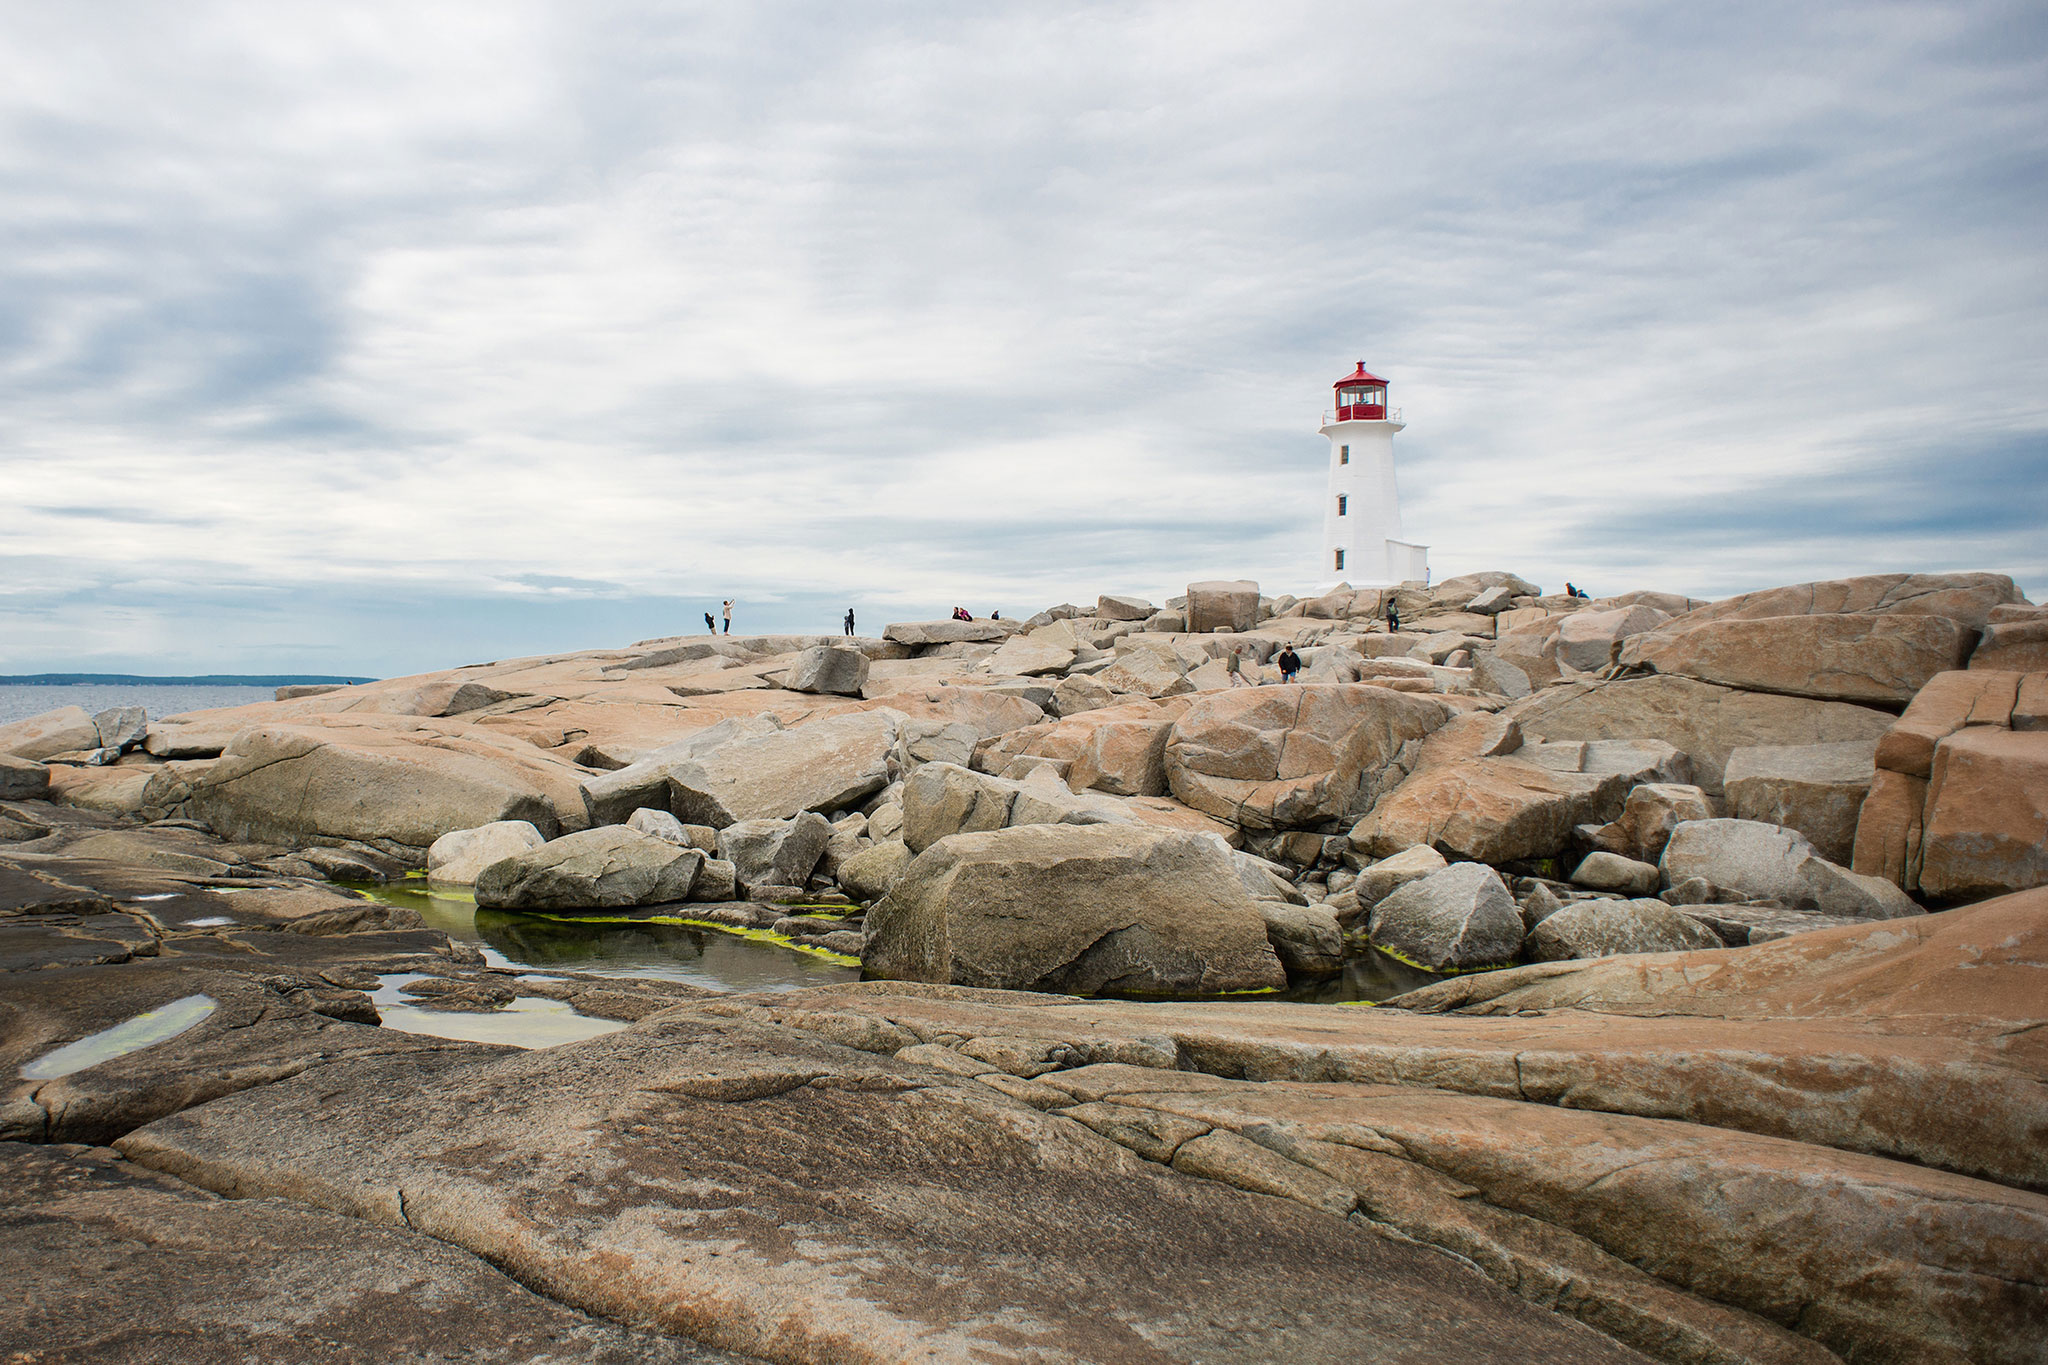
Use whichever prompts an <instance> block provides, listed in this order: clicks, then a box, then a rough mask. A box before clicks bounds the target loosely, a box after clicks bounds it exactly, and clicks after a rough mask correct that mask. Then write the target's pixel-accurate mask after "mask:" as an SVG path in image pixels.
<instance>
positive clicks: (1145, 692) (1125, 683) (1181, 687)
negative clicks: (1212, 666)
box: [1095, 649, 1195, 700]
mask: <svg viewBox="0 0 2048 1365" xmlns="http://www.w3.org/2000/svg"><path fill="white" fill-rule="evenodd" d="M1095 678H1096V681H1098V682H1100V683H1102V684H1104V685H1105V686H1107V687H1110V688H1112V689H1114V690H1116V691H1118V692H1129V693H1133V694H1135V695H1137V696H1140V697H1151V698H1153V699H1155V700H1156V699H1158V698H1161V697H1178V696H1183V695H1185V694H1186V693H1189V692H1192V691H1194V690H1195V685H1194V684H1193V683H1192V682H1190V681H1188V670H1187V666H1186V665H1185V664H1183V663H1181V662H1180V660H1179V659H1177V658H1174V657H1172V656H1171V655H1168V654H1163V653H1161V652H1159V651H1157V650H1151V649H1134V650H1131V651H1130V652H1129V653H1127V654H1123V655H1120V656H1118V658H1117V661H1116V662H1115V663H1113V664H1111V665H1110V666H1109V667H1108V668H1105V669H1103V670H1102V671H1101V672H1100V673H1098V674H1096V675H1095Z"/></svg>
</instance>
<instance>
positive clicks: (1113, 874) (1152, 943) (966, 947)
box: [861, 825, 1285, 995]
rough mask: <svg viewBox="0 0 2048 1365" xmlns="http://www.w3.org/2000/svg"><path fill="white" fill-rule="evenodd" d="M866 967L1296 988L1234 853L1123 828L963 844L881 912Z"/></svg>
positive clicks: (1062, 981) (1014, 984)
mask: <svg viewBox="0 0 2048 1365" xmlns="http://www.w3.org/2000/svg"><path fill="white" fill-rule="evenodd" d="M867 934H868V938H867V947H866V950H865V951H864V952H863V954H862V958H861V965H862V966H863V968H865V969H866V971H867V972H868V973H869V975H871V976H876V977H880V978H883V979H885V980H897V981H936V982H950V983H952V984H955V985H963V986H991V987H998V988H1002V989H1008V990H1050V991H1064V992H1069V993H1078V994H1097V993H1110V994H1121V995H1173V994H1205V995H1209V994H1217V993H1220V992H1224V991H1236V990H1254V989H1258V988H1261V987H1266V986H1277V985H1280V984H1282V982H1283V981H1284V980H1285V973H1284V972H1283V970H1282V969H1281V966H1280V963H1279V960H1278V959H1277V958H1276V957H1275V956H1274V954H1273V950H1272V948H1271V947H1270V945H1269V944H1268V942H1267V935H1266V927H1265V921H1264V918H1263V917H1262V916H1261V915H1260V913H1259V909H1258V906H1257V904H1256V903H1255V902H1254V901H1253V900H1252V898H1251V897H1250V896H1249V895H1247V894H1246V892H1245V890H1244V887H1243V886H1242V885H1241V884H1240V883H1239V881H1238V878H1237V873H1236V870H1235V869H1234V868H1233V867H1232V866H1231V862H1230V855H1229V850H1228V849H1226V848H1225V847H1224V846H1223V844H1222V843H1221V842H1220V841H1218V840H1215V839H1212V838H1209V837H1207V836H1204V835H1192V834H1176V833H1171V832H1167V831H1161V830H1150V829H1136V828H1130V827H1123V826H1113V825H1096V826H1067V825H1032V826H1026V827H1020V828H1015V829H1004V830H997V831H993V832H988V833H974V834H958V835H952V836H950V837H947V838H944V839H941V840H939V841H938V842H936V843H934V844H932V845H931V846H930V847H928V848H927V849H925V850H924V852H922V853H920V854H919V855H918V857H917V859H916V861H914V862H913V863H911V865H910V867H909V868H908V869H907V870H906V871H905V872H904V874H903V876H902V877H901V879H899V880H898V881H897V882H896V884H895V885H894V886H893V887H891V888H890V890H889V894H888V895H887V896H886V897H884V898H883V900H882V901H881V902H880V903H879V904H878V905H876V906H875V907H874V908H873V909H872V910H870V911H869V913H868V921H867Z"/></svg>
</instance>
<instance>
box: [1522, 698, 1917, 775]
mask: <svg viewBox="0 0 2048 1365" xmlns="http://www.w3.org/2000/svg"><path fill="white" fill-rule="evenodd" d="M1502 714H1504V715H1507V716H1511V717H1513V718H1514V720H1515V721H1516V722H1517V723H1518V724H1519V725H1520V726H1521V727H1522V732H1523V733H1524V734H1525V735H1527V736H1529V737H1530V738H1532V739H1543V740H1561V739H1654V740H1661V741H1663V742H1664V743H1666V744H1669V745H1672V746H1673V747H1675V748H1677V749H1680V750H1682V751H1683V752H1684V753H1686V754H1688V755H1690V756H1691V758H1692V765H1693V781H1694V782H1696V783H1698V784H1699V786H1700V788H1701V790H1703V791H1705V792H1706V793H1707V794H1708V795H1709V796H1719V795H1720V794H1721V780H1722V778H1721V774H1722V769H1723V768H1724V767H1725V766H1726V764H1727V762H1728V755H1729V754H1730V753H1732V752H1734V751H1735V750H1736V749H1739V748H1743V747H1746V746H1750V745H1758V744H1839V743H1843V742H1846V741H1848V740H1856V739H1876V738H1877V737H1878V736H1880V735H1882V734H1883V733H1884V732H1885V730H1886V729H1887V728H1889V727H1890V725H1891V723H1892V719H1893V717H1892V716H1890V715H1889V714H1887V713H1885V712H1883V711H1877V710H1873V709H1871V708H1869V707H1866V706H1855V705H1851V704H1850V703H1847V702H1838V701H1816V700H1813V699H1811V698H1806V697H1786V696H1775V695H1772V694H1770V693H1763V692H1743V691H1738V690H1737V689H1735V688H1731V687H1721V686H1717V685H1715V684H1713V683H1705V682H1699V681H1696V680H1694V679H1691V678H1674V677H1650V678H1621V679H1616V680H1614V681H1612V682H1583V683H1568V684H1565V685H1563V686H1559V687H1549V688H1545V689H1544V690H1543V691H1541V692H1538V693H1537V694H1536V695H1535V696H1533V697H1530V698H1528V699H1527V700H1525V701H1519V702H1516V703H1515V704H1514V705H1512V706H1510V707H1509V708H1508V709H1507V710H1506V711H1505V712H1503V713H1502Z"/></svg>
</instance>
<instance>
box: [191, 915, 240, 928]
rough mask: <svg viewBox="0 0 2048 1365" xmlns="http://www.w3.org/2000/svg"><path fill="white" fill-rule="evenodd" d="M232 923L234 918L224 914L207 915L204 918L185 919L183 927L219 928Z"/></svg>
mask: <svg viewBox="0 0 2048 1365" xmlns="http://www.w3.org/2000/svg"><path fill="white" fill-rule="evenodd" d="M233 923H234V920H233V919H231V918H229V917H228V916H226V915H208V916H207V917H206V918H205V919H188V920H186V921H185V927H186V928H187V929H219V928H222V927H224V926H226V925H230V924H233Z"/></svg>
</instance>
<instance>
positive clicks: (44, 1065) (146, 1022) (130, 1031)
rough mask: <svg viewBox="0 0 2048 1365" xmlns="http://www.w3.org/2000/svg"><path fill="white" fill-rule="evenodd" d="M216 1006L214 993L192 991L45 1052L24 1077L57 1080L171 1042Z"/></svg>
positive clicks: (27, 1068) (23, 1073) (23, 1072)
mask: <svg viewBox="0 0 2048 1365" xmlns="http://www.w3.org/2000/svg"><path fill="white" fill-rule="evenodd" d="M216 1008H218V1007H217V1005H216V1004H215V1002H214V999H213V997H212V996H210V995H188V996H185V997H183V998H182V999H178V1000H173V1001H172V1002H171V1003H170V1004H168V1005H159V1006H157V1007H156V1008H155V1009H153V1010H145V1011H143V1012H142V1013H141V1014H138V1015H136V1016H135V1017H134V1018H133V1019H128V1020H124V1021H123V1022H121V1023H118V1024H116V1025H114V1026H113V1027H112V1028H109V1029H101V1030H100V1031H99V1032H98V1033H95V1034H93V1035H91V1036H90V1037H86V1038H80V1039H79V1040H78V1041H77V1042H75V1043H66V1044H65V1045H64V1046H63V1047H60V1048H58V1049H56V1050H55V1051H54V1052H46V1053H44V1054H43V1055H42V1056H40V1057H38V1058H36V1059H35V1060H34V1061H32V1062H29V1063H28V1064H27V1065H25V1066H23V1067H22V1068H21V1078H22V1079H23V1080H25V1081H50V1080H55V1079H56V1078H57V1077H59V1076H69V1075H71V1074H72V1073H73V1072H76V1071H83V1070H85V1069H86V1068H87V1067H89V1066H98V1065H99V1064H100V1063H101V1062H111V1061H113V1060H114V1059H115V1058H116V1057H125V1056H127V1055H128V1054H129V1053H131V1052H140V1051H142V1049H144V1048H146V1047H154V1046H155V1045H156V1044H158V1043H163V1042H168V1041H169V1040H171V1039H173V1038H175V1037H177V1036H178V1035H179V1034H181V1033H183V1032H185V1031H186V1030H187V1029H189V1028H191V1027H193V1026H194V1025H195V1024H198V1023H199V1022H200V1021H201V1020H203V1019H205V1018H206V1016H207V1015H209V1014H212V1013H213V1012H214V1010H215V1009H216Z"/></svg>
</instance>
